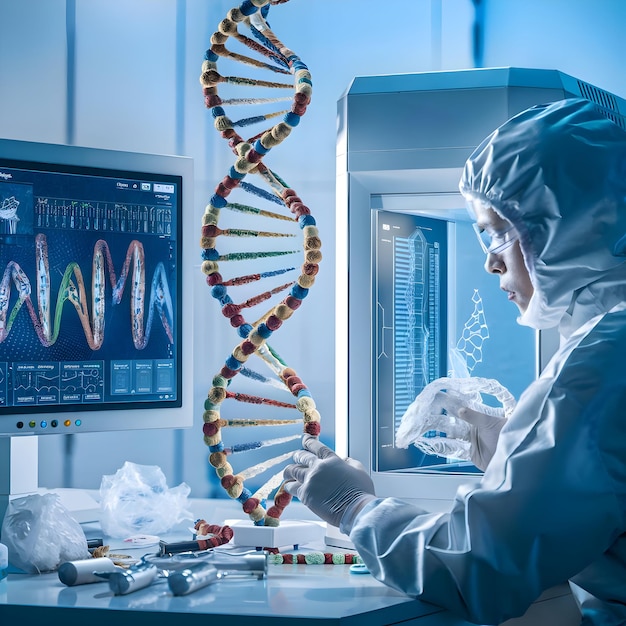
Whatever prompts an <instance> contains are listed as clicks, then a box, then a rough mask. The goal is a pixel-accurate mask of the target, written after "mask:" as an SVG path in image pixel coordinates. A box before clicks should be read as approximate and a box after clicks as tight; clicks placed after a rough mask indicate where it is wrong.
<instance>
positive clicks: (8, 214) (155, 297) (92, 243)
mask: <svg viewBox="0 0 626 626" xmlns="http://www.w3.org/2000/svg"><path fill="white" fill-rule="evenodd" d="M180 193H181V190H180V180H179V179H178V178H177V177H175V176H168V177H162V176H159V175H155V174H151V175H149V174H140V173H134V172H128V171H115V170H96V169H94V168H81V167H63V166H50V165H46V164H43V163H30V162H20V161H13V162H11V161H7V160H5V161H3V162H0V272H1V273H0V412H3V411H6V412H7V413H11V414H13V413H15V412H18V413H19V412H26V413H37V412H49V411H52V412H55V411H67V410H76V409H77V408H81V409H84V408H89V407H90V406H92V407H93V408H100V409H102V408H112V407H114V406H120V407H123V406H136V407H138V406H140V405H141V404H142V403H143V404H145V403H159V402H163V403H174V404H175V403H177V402H179V400H180V398H179V395H180V380H179V378H180V375H179V374H180V373H179V370H180V363H179V343H180V341H179V332H180V331H179V327H178V324H179V321H178V319H177V318H178V314H177V307H178V306H179V305H180V293H179V290H180V282H181V278H180V268H179V257H180V248H179V245H180V241H179V239H180V237H179V233H178V228H179V221H180V216H179V208H180V202H179V196H180ZM20 424H21V422H20Z"/></svg>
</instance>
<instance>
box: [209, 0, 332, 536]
mask: <svg viewBox="0 0 626 626" xmlns="http://www.w3.org/2000/svg"><path fill="white" fill-rule="evenodd" d="M286 1H287V0H244V1H243V2H242V3H241V4H240V5H239V6H238V7H234V8H232V9H231V10H230V11H228V13H227V17H226V18H225V19H223V20H222V21H221V23H220V24H219V27H218V30H217V31H215V32H214V34H213V35H212V37H211V46H210V48H209V49H208V50H207V52H206V54H205V58H204V62H203V65H202V74H201V77H200V82H201V85H202V87H203V94H204V100H205V106H206V107H207V108H208V109H210V111H211V113H212V115H213V118H214V125H215V128H216V130H217V131H218V132H219V133H220V135H221V137H222V138H224V139H226V140H227V141H228V145H229V146H230V148H231V150H232V152H233V153H234V155H235V160H234V163H233V164H232V166H231V167H230V170H229V172H228V174H227V175H226V176H225V177H224V178H223V180H221V182H220V183H219V184H218V185H217V186H216V188H215V191H214V194H213V195H212V197H211V198H210V200H209V203H208V205H207V207H206V209H205V213H204V216H203V218H202V235H201V248H202V258H203V262H202V271H203V272H204V273H205V274H206V275H207V277H206V282H207V284H208V285H209V287H210V289H211V295H212V296H213V297H214V298H215V299H216V300H217V301H218V302H219V304H220V305H221V313H222V315H223V316H224V317H226V318H228V320H229V321H230V324H231V326H232V327H234V328H236V329H237V332H238V335H239V336H240V338H241V341H240V342H239V343H238V344H237V345H236V346H235V348H234V349H233V350H232V353H231V354H230V355H229V356H228V357H227V358H226V360H225V363H224V365H223V367H222V368H221V370H220V372H219V373H218V374H216V375H215V376H214V378H213V380H212V383H211V384H212V386H211V388H210V390H209V392H208V396H207V399H206V401H205V405H204V413H203V422H204V424H203V433H204V441H205V444H206V445H207V446H208V448H209V452H210V454H209V463H210V465H211V466H212V467H213V468H214V469H215V472H216V473H217V476H218V477H219V479H220V482H221V485H222V487H223V488H224V489H225V490H226V492H227V494H228V495H229V496H230V497H231V498H234V499H237V500H238V501H239V502H240V503H241V505H242V508H243V510H244V512H246V513H247V514H248V516H249V517H250V519H251V520H252V521H253V522H254V525H256V526H278V525H279V523H280V521H279V518H280V516H281V514H282V512H283V510H284V508H285V507H286V506H287V505H288V504H289V502H290V501H291V496H290V494H288V493H287V492H286V491H284V489H283V488H282V469H281V470H280V471H278V472H276V473H274V474H273V476H271V477H270V478H269V479H268V480H266V482H265V483H264V484H263V485H262V486H261V487H260V488H259V489H257V491H256V492H255V493H252V492H251V490H250V489H248V488H247V487H246V486H245V481H246V480H249V479H251V478H253V477H255V476H258V475H261V474H263V473H265V472H266V471H267V470H269V469H270V468H275V467H276V466H278V465H280V464H281V463H283V462H285V461H286V460H287V459H289V458H290V457H291V455H292V454H293V451H294V450H293V449H292V450H290V451H289V452H287V453H283V454H278V455H276V456H274V457H273V458H271V459H268V460H267V461H265V462H262V463H258V464H256V465H253V466H251V467H248V468H247V469H244V470H242V471H239V472H238V473H235V470H234V469H233V467H232V465H231V462H230V461H231V458H232V455H233V454H236V453H238V452H245V451H248V450H254V449H259V448H264V447H271V446H280V445H283V444H285V443H287V442H289V441H296V440H297V441H299V440H300V437H301V436H302V432H301V431H300V432H299V433H298V434H295V435H289V436H285V437H278V438H274V439H266V440H261V441H254V442H246V443H243V444H239V445H233V446H230V447H228V446H226V445H225V443H224V441H223V439H222V429H223V428H224V427H257V426H258V427H265V426H272V427H280V428H282V427H283V426H288V425H290V424H291V425H292V428H293V427H294V426H293V425H294V424H296V425H297V424H302V425H303V430H304V432H305V433H308V434H310V435H313V436H318V435H319V433H320V415H319V412H318V411H317V409H316V405H315V401H314V399H313V397H312V395H311V393H310V391H309V390H308V388H307V387H306V385H305V384H304V383H303V382H302V380H301V378H300V377H299V376H298V375H297V373H296V372H295V370H293V369H292V368H290V367H288V366H287V364H286V363H285V362H284V361H283V359H282V358H281V357H280V356H279V355H278V354H277V352H275V351H274V350H273V349H272V348H271V347H270V346H269V345H268V343H267V340H268V339H269V338H270V337H271V336H272V335H273V334H274V333H275V331H277V330H278V329H279V328H280V327H281V325H282V324H283V322H284V321H285V320H287V319H289V318H290V317H291V316H292V314H293V313H294V311H296V310H297V309H298V308H299V307H300V305H301V304H302V301H303V300H304V298H306V297H307V295H308V293H309V290H310V288H311V287H312V286H313V283H314V281H315V276H316V275H317V273H318V267H319V263H320V261H321V258H322V254H321V250H320V248H321V240H320V238H319V233H318V230H317V226H316V221H315V218H314V217H313V216H312V215H311V211H310V210H309V208H308V207H307V206H306V205H305V204H304V203H303V202H302V200H301V199H300V197H299V196H298V195H297V193H296V192H295V191H294V190H293V189H292V188H291V187H289V186H288V185H287V183H286V182H285V181H284V180H283V179H282V178H280V177H279V176H278V174H276V173H275V172H273V171H272V170H271V169H269V167H267V166H266V165H265V163H264V158H265V157H266V155H267V154H268V153H269V152H270V150H271V149H272V148H274V147H276V146H277V145H279V144H280V143H281V142H282V141H283V140H285V139H286V138H287V136H288V135H289V134H290V133H291V131H292V129H293V128H294V127H296V126H297V125H298V123H299V122H300V118H301V117H302V116H303V115H304V113H305V112H306V109H307V106H308V104H309V103H310V100H311V93H312V82H311V75H310V73H309V70H308V68H307V66H306V65H305V64H304V63H303V62H302V61H301V60H300V58H299V57H298V56H297V55H296V54H295V53H294V52H292V51H291V50H290V49H288V48H287V47H285V46H284V44H283V43H281V41H280V40H279V39H278V38H277V37H276V35H275V34H274V33H273V32H272V30H271V29H270V27H269V25H268V22H267V20H266V18H267V15H268V11H269V9H270V6H271V5H277V4H283V3H284V2H286ZM240 31H242V32H246V33H247V34H242V32H240ZM227 42H228V44H229V45H230V46H231V47H233V46H236V47H237V48H236V49H239V48H242V50H243V52H244V53H243V54H242V53H238V52H234V51H232V50H229V49H228V48H227V47H226V43H227ZM231 44H232V45H231ZM250 55H252V56H250ZM218 63H219V64H220V70H221V68H222V66H223V65H224V64H225V63H230V64H232V65H234V66H235V67H236V68H237V69H239V67H240V65H244V66H245V69H246V71H249V70H251V69H252V70H254V71H255V72H256V71H258V72H262V73H263V74H264V75H267V73H269V74H270V76H271V75H273V74H279V75H281V77H283V76H287V77H290V79H291V80H290V82H275V81H274V80H265V79H256V78H248V77H243V76H234V75H226V73H225V72H223V73H220V72H219V71H218ZM281 79H282V78H281ZM282 80H286V79H282ZM222 87H223V90H228V89H234V91H235V92H237V90H240V89H241V88H243V87H245V88H248V87H254V88H256V89H259V88H260V89H263V90H264V91H268V92H269V93H276V92H280V91H282V90H289V92H290V95H288V96H279V97H274V96H273V97H231V98H226V97H224V94H223V93H218V88H222ZM256 93H258V92H256ZM281 101H289V102H290V103H291V104H290V106H289V108H287V109H284V110H279V111H275V110H269V111H267V112H264V113H261V114H254V115H250V116H246V113H245V110H246V109H248V108H250V107H255V108H254V109H253V110H254V111H255V112H256V111H257V108H258V107H262V108H263V111H266V109H273V108H276V107H277V104H276V103H279V102H281ZM231 106H232V107H235V106H238V107H240V109H239V110H241V109H244V114H243V115H244V117H241V118H240V119H238V120H236V121H233V120H232V119H231V118H230V117H229V116H228V115H227V113H226V107H231ZM278 106H284V105H278ZM277 117H280V118H281V119H280V121H278V122H277V123H276V124H274V125H273V126H270V127H269V128H267V121H268V120H270V119H272V118H277ZM259 124H260V125H262V126H263V129H262V130H261V131H259V132H257V133H256V134H254V135H253V136H252V137H250V138H248V139H247V140H245V139H243V138H242V137H241V136H240V135H239V134H238V131H237V130H236V129H238V128H242V127H246V126H255V125H259ZM248 175H255V176H256V177H257V178H256V179H255V182H257V181H259V182H260V184H261V185H263V186H259V185H258V184H252V183H250V182H248V181H247V180H245V179H246V177H247V176H248ZM231 193H232V194H233V196H234V195H235V194H248V195H247V196H246V198H249V197H252V198H253V200H252V201H253V202H254V203H255V206H251V205H250V204H244V203H242V202H235V201H232V200H230V199H229V196H230V195H231ZM259 203H261V206H260V207H259V206H256V205H258V204H259ZM277 206H279V207H280V208H281V209H282V210H283V212H280V211H279V210H278V209H276V208H275V207H277ZM264 207H265V208H264ZM270 208H272V209H274V210H270ZM285 209H287V211H285ZM289 213H291V215H289ZM233 214H236V215H241V214H243V216H244V217H243V218H241V219H254V220H256V219H257V218H260V219H261V221H264V220H269V219H271V220H275V221H278V222H280V224H281V227H286V226H287V225H289V226H290V227H291V228H294V230H295V231H296V234H292V233H290V232H272V231H266V230H256V229H247V228H241V227H240V225H239V222H238V221H235V222H234V225H233V226H232V227H227V226H225V225H224V219H225V218H226V215H230V216H231V219H233V218H232V215H233ZM236 219H237V220H238V219H240V218H236ZM298 227H299V229H300V230H301V235H300V236H302V249H301V250H291V249H281V246H280V242H281V241H283V242H284V241H285V240H286V239H287V238H289V237H296V236H298V235H297V231H298ZM229 238H236V241H237V242H238V245H240V246H241V245H244V246H245V240H250V239H252V240H253V241H254V242H255V245H258V244H260V243H261V242H264V241H265V242H269V241H272V244H273V245H274V246H275V247H277V248H279V249H275V250H258V249H256V250H249V251H242V250H241V249H236V250H234V251H232V252H227V253H223V254H220V252H218V249H217V248H216V245H217V243H218V240H219V245H220V248H222V246H227V245H228V243H227V242H228V240H229ZM294 254H297V255H302V254H303V259H302V263H301V268H300V275H299V276H297V278H295V279H294V280H292V281H290V282H288V283H285V284H280V285H277V286H274V287H273V288H268V289H266V290H264V291H262V292H261V293H256V294H254V295H252V296H251V297H249V298H248V299H246V300H244V301H243V302H241V303H239V304H236V303H235V302H234V301H233V299H232V297H231V295H230V291H231V290H233V289H234V288H235V287H237V288H242V287H244V286H246V285H248V286H250V285H254V284H257V283H259V282H260V281H270V282H271V281H272V279H274V280H275V277H278V276H281V277H282V275H283V274H287V275H288V274H289V273H291V272H295V271H296V270H297V268H296V267H281V268H278V269H276V268H275V266H274V265H272V266H266V267H270V269H266V270H262V269H259V271H257V272H255V273H253V274H248V275H242V276H234V277H231V278H226V277H225V276H224V274H225V272H224V271H223V268H224V266H225V265H226V263H228V262H237V261H254V262H255V269H257V266H258V267H259V268H262V267H263V266H264V264H266V263H267V260H268V259H270V260H271V261H270V262H271V263H273V264H274V263H275V262H276V259H277V258H278V257H285V256H288V255H289V256H290V255H294ZM281 280H283V278H281ZM264 284H267V282H265V283H264ZM256 288H257V287H255V289H256ZM287 290H289V291H288V293H287V295H286V296H285V297H283V299H282V300H280V301H278V303H277V304H271V305H270V307H269V308H268V309H267V310H266V311H265V313H263V314H262V315H261V316H260V317H259V318H258V319H257V320H256V321H254V322H252V323H250V322H248V321H247V320H246V319H245V318H244V311H245V310H247V309H251V308H253V307H256V306H257V305H259V304H261V303H263V302H265V303H269V301H274V300H275V299H278V298H279V297H282V295H283V294H284V292H285V291H287ZM252 356H255V357H257V358H259V359H260V360H261V362H263V363H264V365H266V366H267V367H269V369H270V370H271V372H272V374H273V376H272V377H266V376H264V375H263V374H260V373H259V372H256V371H254V370H252V369H250V367H249V366H248V360H249V359H250V357H252ZM237 374H240V375H241V376H243V377H247V378H248V379H252V380H254V381H257V382H258V381H260V382H262V383H266V384H269V385H271V386H273V387H274V388H275V387H276V386H279V387H280V388H281V390H282V392H288V393H290V394H291V396H293V397H291V398H290V401H288V402H287V401H283V400H279V399H274V398H266V397H261V396H256V395H250V394H247V393H241V392H235V391H232V390H231V389H230V387H231V383H232V382H233V381H234V380H235V377H236V375H237ZM241 376H240V377H239V378H238V379H236V380H239V381H241ZM294 398H295V402H294ZM225 400H234V401H235V402H237V401H238V402H239V403H244V404H252V405H255V407H257V408H258V407H260V405H265V406H266V407H267V406H270V407H274V408H277V409H278V408H282V409H285V410H291V411H292V412H294V411H295V412H294V415H298V413H297V412H298V411H299V412H300V414H299V415H298V417H294V418H285V419H257V418H248V417H245V418H239V417H236V418H231V419H225V416H224V413H225V412H224V411H222V408H223V403H224V401H225ZM233 404H234V403H232V402H231V403H230V404H229V407H231V406H232V405H233ZM272 492H275V495H274V499H273V505H272V506H271V507H269V508H267V510H266V508H265V501H266V499H267V498H268V497H269V496H270V494H271V493H272Z"/></svg>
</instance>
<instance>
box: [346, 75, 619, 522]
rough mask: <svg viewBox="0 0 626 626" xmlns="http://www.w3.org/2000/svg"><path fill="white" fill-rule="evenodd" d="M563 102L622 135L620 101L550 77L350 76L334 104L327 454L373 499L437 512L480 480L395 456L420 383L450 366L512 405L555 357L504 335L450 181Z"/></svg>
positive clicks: (415, 454)
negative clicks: (549, 105) (491, 385)
mask: <svg viewBox="0 0 626 626" xmlns="http://www.w3.org/2000/svg"><path fill="white" fill-rule="evenodd" d="M567 97H584V98H587V99H589V100H591V101H593V102H595V103H596V104H597V106H598V109H599V110H601V111H602V112H603V113H604V114H605V115H606V116H607V117H609V118H610V119H612V120H613V121H615V123H617V124H620V125H621V126H622V127H624V125H625V120H624V114H625V113H626V103H625V102H624V101H623V100H622V99H620V98H617V97H616V96H614V95H613V94H609V93H607V92H605V91H603V90H601V89H598V88H597V87H594V86H593V85H589V84H588V83H584V82H582V81H580V80H578V79H575V78H573V77H571V76H568V75H566V74H563V73H561V72H558V71H555V70H535V69H523V68H495V69H479V70H459V71H449V72H426V73H420V74H403V75H388V76H365V77H357V78H355V79H354V80H353V82H352V83H351V85H350V86H349V88H348V90H347V91H346V93H345V94H344V95H343V96H342V98H341V99H340V100H339V103H338V129H339V131H338V142H337V224H336V236H337V279H336V284H337V295H336V302H337V319H336V337H337V341H336V385H335V386H336V403H337V406H336V449H337V451H338V453H339V454H340V455H347V454H349V455H350V456H351V457H353V458H356V459H358V460H360V461H361V462H362V463H363V464H364V465H365V466H366V467H367V468H368V470H369V471H370V473H371V476H372V479H373V481H374V484H375V487H376V492H377V494H378V495H379V496H382V497H386V496H394V497H399V498H402V499H405V500H408V501H412V502H414V503H416V504H418V505H420V506H422V507H424V508H426V509H427V510H432V511H442V510H448V509H449V507H450V504H451V501H452V499H453V498H454V495H455V493H456V490H457V489H458V487H459V486H460V485H461V484H463V483H468V482H473V481H478V480H479V478H480V472H479V471H478V470H477V469H476V468H475V467H474V466H473V465H472V464H471V463H470V462H468V461H458V460H454V459H449V458H444V457H442V456H437V455H432V454H425V453H424V452H422V451H420V450H419V449H417V448H416V447H414V446H410V447H409V448H408V449H407V448H402V447H400V446H398V445H397V442H396V436H395V435H396V433H397V430H398V427H399V425H400V423H401V420H402V416H403V414H404V412H405V411H406V409H407V407H408V406H409V404H410V403H411V402H412V401H413V400H414V398H415V397H416V396H417V395H418V394H419V393H420V391H421V390H422V389H423V388H424V386H425V385H426V384H427V383H429V382H431V381H432V380H434V379H436V378H438V377H442V376H447V375H448V374H449V373H450V372H452V371H454V370H455V368H456V369H457V370H458V369H459V361H460V365H461V368H460V369H464V368H465V370H466V372H465V374H467V373H469V374H470V375H472V376H475V377H485V378H493V379H496V380H498V381H499V382H500V383H501V384H503V385H504V386H505V387H507V388H508V389H509V390H510V391H511V393H512V394H513V395H514V396H515V397H516V398H519V395H520V394H521V392H522V391H523V390H524V388H525V387H526V386H527V385H528V384H529V383H530V382H531V381H532V380H533V379H534V378H535V377H536V376H537V374H538V372H539V371H540V370H541V369H542V368H543V366H544V365H545V363H546V362H547V360H548V359H549V357H550V355H551V354H552V353H553V351H554V349H555V345H556V341H557V336H556V332H554V331H551V332H542V333H535V332H534V331H533V330H531V329H529V328H526V327H522V326H520V325H519V324H517V322H516V318H517V315H518V311H517V308H516V307H515V306H514V305H513V304H512V303H510V302H508V301H507V299H506V297H504V296H503V294H502V293H501V291H500V290H499V285H498V281H497V280H494V278H493V277H492V276H489V275H488V274H487V273H486V272H485V271H484V269H483V266H484V263H485V256H484V253H483V252H482V250H481V249H480V246H479V245H478V242H477V241H476V237H475V234H474V232H473V229H472V225H471V222H470V218H469V215H468V213H467V210H466V206H465V201H464V199H463V198H462V197H461V195H460V193H459V191H458V183H459V179H460V177H461V173H462V169H463V166H464V163H465V161H466V159H467V158H468V157H469V155H470V154H471V153H472V151H473V150H474V149H475V147H476V146H477V145H478V144H479V143H480V142H481V141H482V140H483V139H484V138H485V137H486V136H487V135H488V134H489V133H491V132H492V131H493V130H494V129H496V128H497V127H498V126H499V125H500V124H502V123H504V122H505V121H506V120H507V119H509V118H510V117H512V116H513V115H515V114H516V113H519V112H521V111H522V110H524V109H526V108H528V107H530V106H533V105H536V104H543V103H546V102H553V101H556V100H560V99H563V98H567ZM456 375H459V374H458V371H457V374H456ZM431 434H432V433H431Z"/></svg>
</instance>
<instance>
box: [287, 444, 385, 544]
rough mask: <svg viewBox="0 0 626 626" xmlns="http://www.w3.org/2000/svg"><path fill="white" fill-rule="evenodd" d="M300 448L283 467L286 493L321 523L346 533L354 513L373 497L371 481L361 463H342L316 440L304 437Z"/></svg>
mask: <svg viewBox="0 0 626 626" xmlns="http://www.w3.org/2000/svg"><path fill="white" fill-rule="evenodd" d="M302 446H303V448H304V450H298V451H297V452H296V453H294V455H293V460H294V463H293V464H292V465H288V466H287V467H286V468H285V471H284V474H283V475H284V478H285V481H286V482H285V485H284V488H285V490H286V491H287V492H288V493H290V494H291V495H292V496H296V497H297V498H298V499H299V500H300V501H301V502H302V503H303V504H304V505H306V506H307V507H308V508H309V509H311V511H313V513H315V514H316V515H318V516H319V517H320V518H322V519H323V520H324V521H326V522H328V523H329V524H331V525H332V526H337V527H339V526H341V529H342V531H343V532H346V533H349V532H350V529H351V528H352V523H353V522H354V518H355V517H356V514H357V513H358V512H359V511H360V510H361V509H362V508H363V506H365V504H367V503H368V502H370V501H371V500H373V499H374V498H375V497H376V496H375V494H374V483H373V482H372V479H371V478H370V476H369V474H368V473H367V472H366V471H365V468H364V467H363V465H362V464H361V463H359V462H358V461H355V460H354V459H350V458H348V459H346V460H345V461H344V460H343V459H341V458H340V457H338V456H337V455H336V454H335V453H334V452H333V451H332V450H331V449H330V448H329V447H327V446H325V445H324V444H323V443H322V442H321V441H319V440H318V439H317V438H316V437H312V436H311V435H305V436H304V437H303V439H302ZM344 515H345V516H346V519H343V518H344Z"/></svg>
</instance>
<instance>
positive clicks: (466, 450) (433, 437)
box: [396, 377, 515, 461]
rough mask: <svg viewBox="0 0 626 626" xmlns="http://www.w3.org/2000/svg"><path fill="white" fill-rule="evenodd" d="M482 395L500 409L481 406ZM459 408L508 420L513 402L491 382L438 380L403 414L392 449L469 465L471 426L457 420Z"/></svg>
mask: <svg viewBox="0 0 626 626" xmlns="http://www.w3.org/2000/svg"><path fill="white" fill-rule="evenodd" d="M483 395H487V396H492V397H493V398H495V399H496V400H497V401H498V402H499V404H500V406H490V405H488V404H485V402H484V400H483ZM463 407H467V408H469V409H473V410H475V411H479V412H481V413H484V414H486V415H493V416H498V417H508V416H509V415H510V414H511V413H512V411H513V409H514V408H515V398H514V397H513V395H512V394H511V393H510V392H509V390H508V389H507V388H506V387H504V386H502V385H501V384H500V383H499V382H498V381H497V380H494V379H491V378H478V377H465V378H453V377H444V378H438V379H437V380H434V381H433V382H431V383H429V384H428V385H426V387H424V389H423V390H422V391H421V392H420V394H419V395H418V396H417V397H416V398H415V400H414V401H413V402H412V403H411V405H409V407H408V409H407V410H406V411H405V413H404V415H403V417H402V421H401V423H400V427H399V428H398V431H397V433H396V445H397V446H398V447H400V448H408V447H409V445H411V444H413V445H415V446H416V447H417V448H418V449H419V450H421V451H422V452H424V453H425V454H434V455H437V456H442V457H446V458H450V459H455V460H460V461H469V460H470V459H471V446H472V443H471V438H470V429H471V426H470V425H469V424H468V423H467V422H466V421H464V420H462V419H460V418H459V417H458V411H459V409H461V408H463Z"/></svg>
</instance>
